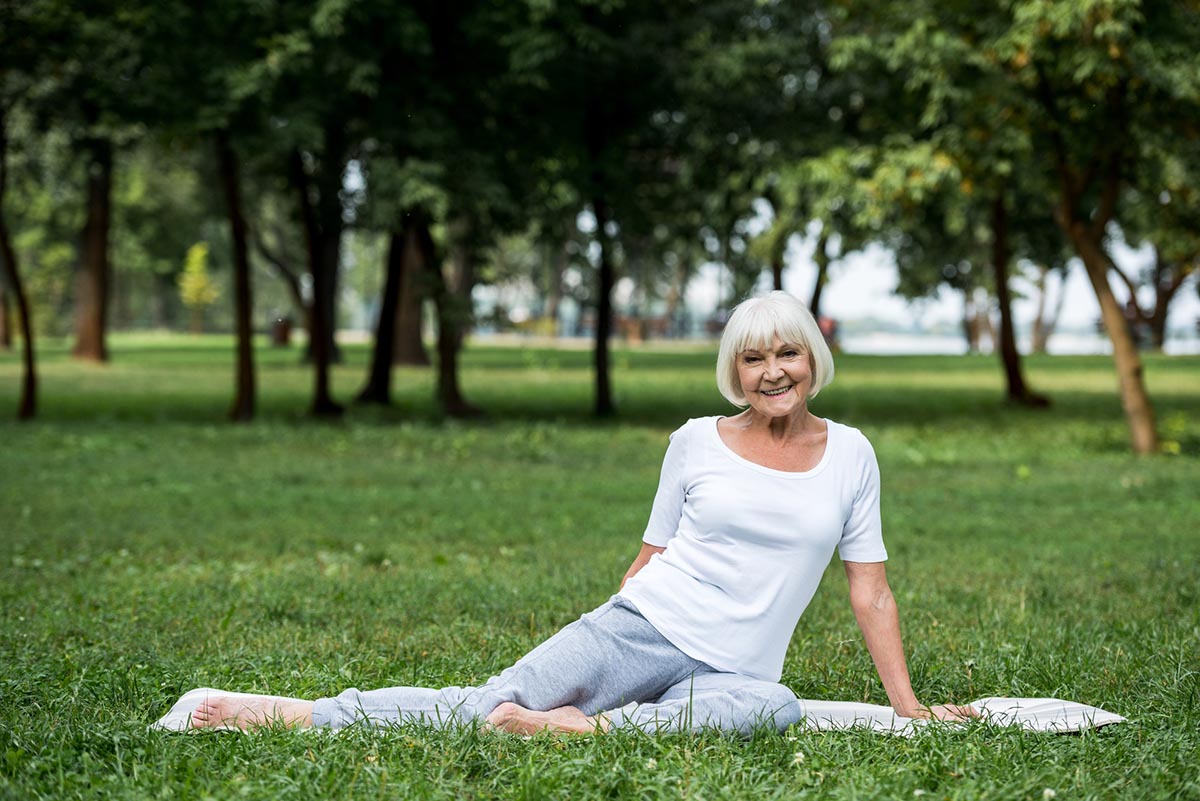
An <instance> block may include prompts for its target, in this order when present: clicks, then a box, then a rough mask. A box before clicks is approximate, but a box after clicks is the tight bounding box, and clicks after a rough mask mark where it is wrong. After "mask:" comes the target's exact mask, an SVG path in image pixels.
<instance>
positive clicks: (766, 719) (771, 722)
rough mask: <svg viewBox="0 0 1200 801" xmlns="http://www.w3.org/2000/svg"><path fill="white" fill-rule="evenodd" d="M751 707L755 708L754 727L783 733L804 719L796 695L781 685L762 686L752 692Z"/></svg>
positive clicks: (764, 684)
mask: <svg viewBox="0 0 1200 801" xmlns="http://www.w3.org/2000/svg"><path fill="white" fill-rule="evenodd" d="M752 694H753V695H754V704H753V706H754V707H756V708H757V710H758V711H757V718H758V720H756V721H754V723H755V724H756V725H760V726H767V727H770V728H774V729H776V730H778V731H783V730H784V729H786V728H787V727H788V726H790V725H792V724H793V723H797V722H799V721H800V719H801V718H803V717H804V710H803V708H802V707H801V705H800V699H798V698H797V697H796V694H795V693H794V692H792V691H791V690H789V689H788V688H787V687H784V686H783V685H782V684H768V683H766V682H764V683H763V684H761V685H759V686H757V687H755V688H754V689H753V690H752Z"/></svg>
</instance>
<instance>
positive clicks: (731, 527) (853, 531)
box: [620, 417, 887, 681]
mask: <svg viewBox="0 0 1200 801" xmlns="http://www.w3.org/2000/svg"><path fill="white" fill-rule="evenodd" d="M720 419H721V418H719V417H702V418H698V419H695V420H689V421H688V422H687V423H685V424H684V425H683V426H682V427H680V428H679V429H678V430H677V431H675V433H673V434H672V435H671V443H670V445H669V446H668V447H667V455H666V457H665V458H664V460H663V467H662V476H661V478H660V479H659V484H658V493H657V494H656V495H655V497H654V508H653V509H652V510H651V512H650V521H649V523H647V525H646V533H645V534H644V535H643V537H642V539H643V540H644V541H645V542H647V543H649V544H650V545H656V546H659V547H666V550H665V551H663V552H662V553H661V554H655V555H654V556H653V557H651V558H650V561H649V563H647V564H646V565H645V566H644V567H643V568H642V569H641V570H640V571H638V573H637V574H636V575H635V576H634V577H633V578H631V579H630V580H629V581H627V582H626V583H625V586H624V587H623V588H622V589H621V592H620V594H621V596H622V597H624V598H626V599H628V600H629V601H631V602H632V603H633V604H634V605H635V606H636V607H637V608H638V610H639V611H640V612H641V613H642V615H643V616H645V618H646V620H648V621H650V623H651V624H652V625H653V626H654V627H655V628H656V629H658V630H659V631H660V632H661V633H662V635H663V636H664V637H666V638H667V639H668V640H670V641H671V643H672V644H673V645H675V647H677V648H679V650H681V651H683V652H684V653H685V654H687V655H688V656H690V657H692V658H694V659H699V660H700V661H702V662H705V663H707V664H709V665H711V666H712V667H715V668H717V669H718V670H722V671H728V672H731V673H740V674H742V675H745V676H750V677H752V678H756V679H764V680H767V681H778V680H779V677H780V674H781V673H782V671H783V657H784V654H785V653H786V651H787V646H788V642H789V641H790V640H791V637H792V632H793V631H795V629H796V623H797V622H798V621H799V620H800V615H801V614H802V613H803V612H804V609H805V607H807V606H808V602H809V601H811V600H812V597H813V594H814V593H815V592H816V591H817V584H818V582H820V580H821V575H822V573H824V572H825V567H826V566H827V565H828V564H829V560H830V559H831V558H832V557H833V549H834V546H837V549H838V552H839V554H840V555H841V557H842V559H843V560H846V561H850V562H882V561H884V560H886V559H887V551H886V550H885V549H884V547H883V534H882V526H881V524H880V520H879V466H878V464H877V463H876V461H875V452H874V450H873V449H872V448H871V444H870V443H869V442H867V438H866V437H864V436H863V435H862V432H860V431H859V430H858V429H856V428H851V427H849V426H844V425H841V424H839V423H835V422H833V421H831V420H826V421H825V422H826V424H827V425H828V430H829V434H828V438H827V440H826V444H825V453H824V455H823V456H822V457H821V461H820V462H819V463H818V464H817V466H816V467H814V468H812V469H811V470H808V471H805V472H803V473H791V472H786V471H783V470H773V469H771V468H769V467H763V466H762V465H759V464H755V463H754V462H751V461H749V460H748V459H743V458H742V457H741V456H738V455H737V454H736V453H734V452H733V450H731V449H730V448H729V446H728V445H726V444H725V443H724V442H723V441H722V440H721V437H720V435H719V434H718V433H717V421H718V420H720Z"/></svg>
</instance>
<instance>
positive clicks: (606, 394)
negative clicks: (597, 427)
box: [592, 194, 617, 417]
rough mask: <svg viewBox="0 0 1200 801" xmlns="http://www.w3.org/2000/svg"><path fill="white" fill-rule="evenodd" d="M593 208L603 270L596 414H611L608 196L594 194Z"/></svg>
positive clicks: (598, 317)
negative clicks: (606, 199) (605, 197)
mask: <svg viewBox="0 0 1200 801" xmlns="http://www.w3.org/2000/svg"><path fill="white" fill-rule="evenodd" d="M592 212H593V213H594V214H595V215H596V241H597V242H598V243H599V245H600V274H599V276H598V277H597V280H598V282H599V287H598V288H597V298H596V347H595V354H594V357H595V359H594V360H595V370H596V401H595V413H596V416H597V417H612V416H613V415H614V414H616V411H617V409H616V405H615V404H614V403H613V398H612V384H611V381H610V378H609V367H608V341H609V339H610V338H611V336H612V291H613V284H614V283H615V281H614V278H613V266H612V253H611V251H612V248H611V247H610V246H609V244H610V243H609V241H608V231H607V230H606V229H607V228H608V221H609V211H608V204H607V202H606V201H605V199H604V198H603V197H602V196H600V195H599V194H597V195H596V196H595V197H593V198H592Z"/></svg>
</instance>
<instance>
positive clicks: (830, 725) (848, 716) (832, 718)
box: [150, 687, 1125, 735]
mask: <svg viewBox="0 0 1200 801" xmlns="http://www.w3.org/2000/svg"><path fill="white" fill-rule="evenodd" d="M213 696H225V697H232V698H246V697H250V695H249V694H247V693H232V692H227V691H225V690H214V689H212V688H211V687H201V688H199V689H195V690H191V691H190V692H187V693H184V694H183V696H182V697H181V698H180V699H179V700H178V701H176V702H175V704H174V706H172V707H171V710H170V711H169V712H167V714H165V715H163V716H162V717H161V718H159V719H158V720H157V721H155V722H154V723H152V724H150V728H151V729H160V730H163V731H187V730H188V729H189V727H190V722H191V717H192V713H193V712H195V711H196V707H198V706H199V705H200V703H201V702H202V701H203V700H204V699H205V698H206V697H213ZM800 706H801V709H803V712H804V717H803V718H802V719H801V721H800V723H801V725H802V727H803V728H805V729H807V730H808V731H837V730H841V729H857V728H866V729H873V730H875V731H878V732H885V733H888V734H899V735H911V734H913V733H915V732H916V731H917V729H918V728H919V727H920V726H925V725H928V724H929V721H926V720H918V719H914V718H905V717H901V716H899V715H897V714H896V713H895V712H893V711H892V708H891V707H890V706H876V705H874V704H856V703H854V702H851V701H808V700H801V701H800ZM971 706H973V707H975V708H976V709H978V710H979V712H980V713H981V715H982V717H983V718H984V720H986V721H988V722H989V723H992V724H996V725H1000V726H1020V727H1021V728H1022V729H1025V730H1027V731H1042V732H1052V733H1055V734H1067V733H1071V732H1080V731H1084V730H1085V729H1092V728H1099V727H1101V726H1107V725H1109V724H1112V723H1123V722H1125V718H1123V717H1121V716H1120V715H1117V714H1114V713H1112V712H1106V711H1105V710H1103V709H1100V708H1099V707H1094V706H1088V705H1087V704H1079V703H1075V702H1074V701H1061V700H1059V699H1057V698H980V699H979V700H977V701H972V702H971Z"/></svg>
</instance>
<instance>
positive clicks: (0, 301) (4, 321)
mask: <svg viewBox="0 0 1200 801" xmlns="http://www.w3.org/2000/svg"><path fill="white" fill-rule="evenodd" d="M0 350H12V302H11V301H10V300H9V297H8V289H7V288H5V287H4V286H3V285H0Z"/></svg>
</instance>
